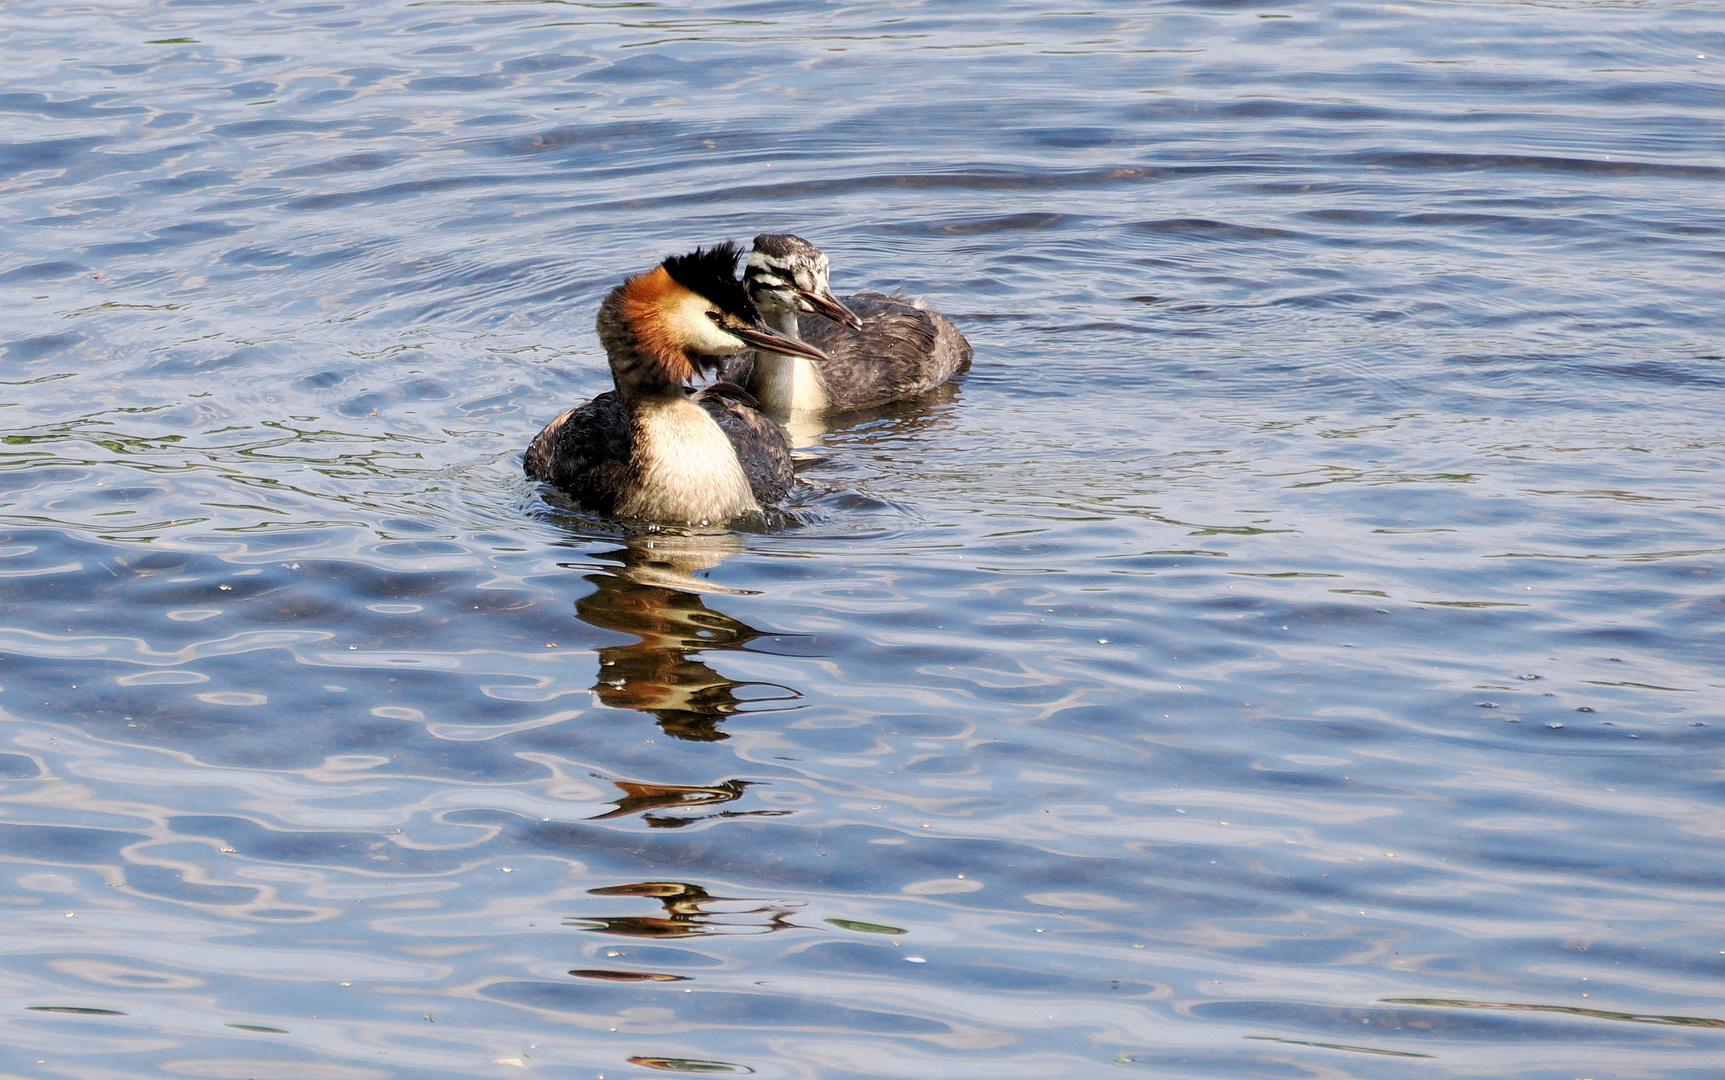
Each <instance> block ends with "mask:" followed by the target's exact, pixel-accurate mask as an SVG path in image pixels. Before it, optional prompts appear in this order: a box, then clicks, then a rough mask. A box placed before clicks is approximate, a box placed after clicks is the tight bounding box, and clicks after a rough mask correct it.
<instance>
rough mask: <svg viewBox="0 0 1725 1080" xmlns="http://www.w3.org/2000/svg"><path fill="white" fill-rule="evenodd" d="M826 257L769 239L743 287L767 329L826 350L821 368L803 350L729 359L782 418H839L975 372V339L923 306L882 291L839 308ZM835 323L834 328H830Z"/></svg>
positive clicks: (732, 375) (731, 369)
mask: <svg viewBox="0 0 1725 1080" xmlns="http://www.w3.org/2000/svg"><path fill="white" fill-rule="evenodd" d="M827 272H828V266H827V257H826V256H825V255H824V254H822V253H821V249H820V248H817V247H815V246H814V245H813V244H811V243H809V242H808V241H807V240H804V239H803V238H802V237H800V236H792V235H790V234H789V233H763V234H761V235H760V236H757V237H755V249H754V251H753V252H751V253H750V254H749V264H748V266H747V268H745V269H744V271H743V287H744V288H745V289H747V290H748V292H749V299H751V300H753V301H754V302H755V306H756V307H757V308H759V309H760V312H761V315H762V317H763V318H764V319H765V320H766V322H767V324H768V325H769V326H771V327H773V328H774V329H775V330H777V331H779V332H780V333H781V334H783V335H784V336H786V337H789V338H795V339H797V340H799V341H802V342H806V343H807V344H811V345H816V346H819V348H820V350H821V351H822V352H824V353H826V354H827V357H828V359H826V360H824V361H822V362H821V364H820V365H819V366H816V365H814V364H811V363H809V362H808V360H806V359H803V358H802V357H801V356H800V355H799V354H797V353H791V352H786V351H784V350H782V349H780V350H774V349H771V348H762V349H757V350H756V351H755V354H754V358H753V363H752V364H751V363H750V362H749V359H748V358H746V357H743V358H738V359H736V360H732V361H729V362H727V363H726V364H725V365H724V367H723V368H722V370H723V372H724V377H725V378H727V379H731V380H732V381H735V382H739V383H742V384H743V385H744V386H747V387H748V388H749V390H750V392H751V393H753V394H754V395H755V397H756V398H757V399H758V400H759V401H760V403H761V407H762V408H764V409H766V410H767V411H768V412H770V413H773V414H775V415H778V416H789V415H793V414H796V413H803V414H805V415H806V414H811V413H812V414H820V413H837V412H844V411H846V410H849V409H862V408H867V407H869V406H871V405H883V404H885V403H886V402H889V401H897V400H898V399H899V398H907V397H914V396H915V395H917V394H921V393H923V392H924V391H927V390H932V389H934V388H935V387H937V386H939V385H940V384H941V383H943V382H946V381H947V380H948V379H950V378H952V377H953V376H954V375H957V374H958V373H959V372H961V371H964V370H965V369H966V368H968V367H970V352H971V350H970V342H968V341H966V340H965V339H964V335H963V334H961V333H959V330H958V327H956V326H954V325H952V323H951V322H950V321H949V320H948V319H947V318H946V317H945V316H944V315H941V314H940V313H939V312H937V311H931V310H929V309H928V308H927V307H924V306H923V305H922V304H921V303H919V302H915V301H909V300H904V299H901V298H898V297H892V296H885V295H883V294H881V293H875V292H867V293H858V294H856V295H854V296H847V297H845V298H844V299H843V300H842V301H841V300H840V299H839V298H838V297H836V296H834V295H833V293H832V288H831V287H830V286H829V285H828V283H827ZM829 320H830V321H829Z"/></svg>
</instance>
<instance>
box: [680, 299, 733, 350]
mask: <svg viewBox="0 0 1725 1080" xmlns="http://www.w3.org/2000/svg"><path fill="white" fill-rule="evenodd" d="M671 326H672V328H673V329H674V330H675V331H676V333H677V337H678V339H679V340H680V341H681V342H682V344H683V345H684V346H685V347H686V348H691V349H693V350H695V351H696V352H698V353H704V354H706V355H708V356H724V355H727V354H729V353H734V352H742V351H743V350H744V349H746V348H748V347H749V346H748V343H747V342H745V341H744V340H743V339H742V338H739V337H736V336H734V335H732V334H728V333H726V332H725V331H723V330H721V329H719V327H718V325H717V324H715V323H714V322H713V320H711V319H709V318H707V304H706V301H704V300H702V299H701V298H700V297H698V296H691V297H689V298H688V299H686V300H684V301H683V302H682V303H681V304H679V305H678V306H677V310H676V313H675V314H673V315H672V316H671Z"/></svg>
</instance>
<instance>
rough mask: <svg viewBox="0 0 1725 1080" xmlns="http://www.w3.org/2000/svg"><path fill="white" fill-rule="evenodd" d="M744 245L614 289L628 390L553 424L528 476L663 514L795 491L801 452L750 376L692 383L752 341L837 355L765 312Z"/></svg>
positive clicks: (704, 515)
mask: <svg viewBox="0 0 1725 1080" xmlns="http://www.w3.org/2000/svg"><path fill="white" fill-rule="evenodd" d="M740 253H741V252H740V251H739V249H738V248H737V246H736V245H735V244H730V243H724V244H719V245H718V246H716V247H714V248H713V249H712V250H711V251H703V250H701V249H698V248H697V249H696V250H695V251H694V252H692V253H690V254H688V255H679V256H676V257H674V258H670V259H666V260H665V261H664V262H662V263H660V264H659V265H658V266H657V267H655V268H654V269H652V270H649V271H648V272H647V273H645V274H640V275H638V276H636V277H632V278H630V279H629V280H627V281H625V282H624V283H623V284H622V285H619V286H618V287H617V288H615V289H612V290H611V294H610V295H609V296H607V297H606V298H605V302H604V303H603V304H601V305H600V306H599V320H598V328H599V341H600V343H601V344H602V345H604V346H605V355H606V358H607V359H608V360H609V361H610V364H611V376H612V379H613V380H614V381H615V382H616V386H617V388H616V390H615V391H612V392H608V393H604V394H600V395H599V396H598V397H596V398H594V399H593V400H592V401H589V402H588V403H587V404H585V405H580V406H577V407H576V408H573V409H570V410H568V411H567V412H565V413H563V414H562V415H561V416H559V417H557V419H555V420H553V421H551V422H550V423H549V424H547V425H545V430H543V431H541V432H540V433H539V434H538V435H537V436H535V437H534V439H533V443H532V445H530V446H528V448H527V454H526V456H525V457H524V459H523V462H522V463H523V465H524V466H525V467H526V470H527V475H528V476H531V477H533V478H534V479H535V480H544V481H547V482H549V483H552V484H555V485H557V486H558V487H560V488H562V489H564V490H565V491H567V492H569V493H570V494H571V495H573V496H574V497H575V499H576V500H577V501H578V502H579V503H580V504H581V506H582V507H583V508H584V509H587V510H592V511H595V512H597V513H601V514H605V515H607V516H610V517H620V518H645V519H649V520H654V521H683V522H697V523H716V522H721V521H726V520H728V519H730V518H733V517H736V516H738V515H739V514H746V513H749V512H750V511H752V510H758V509H760V508H761V506H762V505H764V504H768V503H772V502H776V501H778V500H779V499H780V498H782V497H783V496H784V494H785V492H786V491H787V490H789V488H790V486H791V480H792V476H791V455H790V449H789V447H788V446H786V444H785V437H784V433H783V432H781V431H780V430H779V428H778V425H777V424H774V423H773V422H772V421H771V420H768V419H767V418H766V417H764V416H762V415H761V414H760V413H759V412H757V411H756V409H755V401H754V399H753V398H752V397H750V396H749V394H748V393H747V392H746V391H745V390H743V389H742V388H741V387H739V386H736V385H734V384H731V383H724V382H718V383H713V384H710V385H708V386H705V387H703V388H701V389H700V390H697V391H694V392H693V393H691V392H690V390H689V388H688V387H687V385H686V384H687V383H688V382H689V380H690V379H692V378H694V377H695V375H696V373H697V370H698V369H700V368H707V367H714V366H716V365H717V358H718V357H721V356H728V355H730V354H732V353H738V352H742V351H743V350H745V349H748V348H750V347H751V346H752V347H756V348H765V349H772V350H774V351H775V352H783V353H788V354H789V355H792V356H800V357H805V358H808V359H811V360H824V359H826V354H825V353H823V352H821V351H820V350H819V349H817V348H815V347H813V346H811V345H804V344H803V343H801V342H799V341H794V340H792V339H789V338H786V337H784V336H783V335H781V334H777V333H774V332H773V331H772V330H770V329H769V328H768V327H767V326H766V325H765V324H763V323H762V322H761V317H760V314H759V312H758V311H757V310H756V309H755V305H754V303H753V302H752V301H750V300H749V297H748V294H747V293H746V292H745V291H744V290H743V286H742V284H741V283H740V282H738V281H737V279H736V270H737V256H738V255H739V254H740Z"/></svg>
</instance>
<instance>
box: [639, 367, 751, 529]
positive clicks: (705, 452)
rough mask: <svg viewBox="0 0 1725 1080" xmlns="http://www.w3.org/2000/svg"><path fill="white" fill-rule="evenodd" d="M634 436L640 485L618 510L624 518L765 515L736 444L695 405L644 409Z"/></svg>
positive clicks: (671, 401)
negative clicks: (752, 511) (761, 513)
mask: <svg viewBox="0 0 1725 1080" xmlns="http://www.w3.org/2000/svg"><path fill="white" fill-rule="evenodd" d="M634 434H635V446H634V450H633V452H632V454H631V458H632V461H633V463H634V465H635V472H636V475H637V477H638V478H639V480H640V482H639V484H637V485H636V487H635V489H634V490H632V491H630V492H629V493H628V494H627V495H625V496H624V498H623V500H622V501H621V502H620V503H619V504H618V506H617V513H618V515H619V516H621V517H637V518H650V519H653V520H656V521H688V522H717V521H725V520H727V519H729V518H733V517H736V516H737V515H739V514H746V513H748V512H749V511H751V510H759V509H760V506H759V505H758V504H757V503H756V502H755V496H754V492H752V491H751V490H750V489H749V478H748V477H747V476H746V475H744V473H743V466H742V463H741V462H739V461H738V460H737V452H736V450H735V449H734V448H732V446H731V440H730V439H728V438H726V436H725V432H724V430H723V429H721V428H720V427H719V425H718V424H717V423H716V422H714V420H713V418H712V417H711V416H708V415H707V411H706V410H705V409H703V408H701V407H700V406H699V405H696V404H695V403H694V402H692V401H689V400H688V399H687V398H668V399H665V400H663V401H653V402H644V403H642V405H641V406H640V407H639V409H638V410H637V412H636V415H635V418H634Z"/></svg>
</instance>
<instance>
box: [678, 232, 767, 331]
mask: <svg viewBox="0 0 1725 1080" xmlns="http://www.w3.org/2000/svg"><path fill="white" fill-rule="evenodd" d="M742 254H743V251H742V249H741V248H739V247H737V245H735V244H733V243H731V242H730V241H729V240H726V241H725V242H724V243H722V244H714V245H713V246H712V247H711V248H696V249H695V250H694V251H691V252H690V253H689V254H687V255H673V256H671V257H670V258H669V259H666V260H665V262H664V264H663V265H664V267H665V272H666V273H668V274H670V275H671V280H673V281H675V282H676V283H677V284H679V285H681V286H682V287H683V288H685V289H688V290H689V291H690V292H696V293H700V294H701V295H702V296H704V297H706V298H707V299H708V300H711V301H712V302H713V303H714V304H716V305H718V306H719V307H720V308H722V309H723V310H725V311H728V312H730V313H731V314H733V315H740V316H742V317H743V318H745V319H748V320H749V321H750V322H755V321H758V320H759V319H760V317H761V314H760V312H759V311H757V310H755V302H754V301H753V300H750V299H749V294H748V293H747V292H745V291H744V290H743V283H742V282H740V281H738V280H737V259H738V258H740V257H741V256H742Z"/></svg>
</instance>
